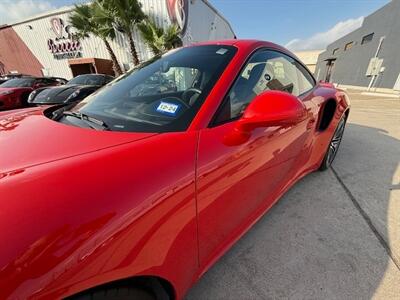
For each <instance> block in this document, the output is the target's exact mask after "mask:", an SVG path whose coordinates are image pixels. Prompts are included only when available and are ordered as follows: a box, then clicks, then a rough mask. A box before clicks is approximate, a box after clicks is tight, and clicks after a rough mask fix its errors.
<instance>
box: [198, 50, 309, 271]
mask: <svg viewBox="0 0 400 300" xmlns="http://www.w3.org/2000/svg"><path fill="white" fill-rule="evenodd" d="M299 76H301V75H300V73H299V70H298V68H297V65H296V61H295V60H294V59H293V58H291V57H288V56H286V55H284V54H282V53H280V52H277V51H272V50H265V49H263V50H259V51H257V52H255V53H254V54H253V55H252V56H251V57H250V59H249V60H248V62H247V63H246V65H245V66H244V68H243V69H242V71H241V73H240V75H239V76H238V78H237V79H236V81H235V82H234V84H233V86H232V87H231V89H230V91H229V92H228V94H227V96H226V98H225V99H224V101H223V103H222V105H221V107H220V108H219V110H218V112H217V114H216V116H215V117H214V121H213V122H212V124H211V125H210V126H209V128H206V129H203V130H201V132H200V136H199V145H198V160H197V203H198V204H197V205H198V226H199V228H198V231H199V257H200V265H201V266H202V267H205V266H207V265H209V263H211V262H212V261H213V259H215V258H216V257H217V256H218V255H219V254H220V253H221V251H223V249H224V248H225V247H226V246H228V245H230V244H231V243H232V242H234V240H235V239H236V238H237V237H238V236H240V234H241V233H242V232H243V231H244V230H245V229H246V228H247V227H248V226H249V225H251V223H252V222H254V220H255V218H256V216H257V215H259V214H260V213H261V212H263V211H265V209H267V208H268V207H269V206H271V205H272V204H273V203H274V200H275V199H276V198H277V197H278V196H279V195H280V193H281V191H282V190H283V188H284V187H285V186H286V184H287V182H288V180H289V179H290V178H291V177H293V176H294V174H295V173H296V171H297V170H296V168H295V167H296V161H297V158H298V157H299V155H300V153H301V152H302V151H303V147H304V144H305V142H306V141H307V136H308V135H309V134H310V133H309V130H307V127H309V123H310V122H311V119H312V115H311V114H310V115H309V117H308V118H307V119H306V120H304V121H303V122H301V123H299V124H297V125H295V126H292V127H289V128H285V127H281V126H274V127H268V128H258V129H255V130H254V131H253V132H252V134H251V137H250V139H249V140H248V141H246V142H244V143H243V144H241V145H236V146H232V145H229V144H227V143H226V141H225V137H226V136H228V135H229V133H231V132H232V131H233V130H234V128H235V125H236V122H237V121H238V119H239V118H240V116H241V115H242V113H243V111H244V110H245V108H246V107H247V105H248V104H249V103H250V102H251V101H252V100H253V99H254V98H255V97H256V96H257V95H259V94H260V93H262V92H264V91H266V90H281V91H285V92H288V93H291V94H293V95H295V96H300V97H301V98H304V99H308V98H309V93H310V92H311V91H312V88H313V86H312V83H310V85H309V86H308V87H306V88H308V90H305V88H304V87H303V86H302V84H300V83H299ZM306 101H309V100H306Z"/></svg>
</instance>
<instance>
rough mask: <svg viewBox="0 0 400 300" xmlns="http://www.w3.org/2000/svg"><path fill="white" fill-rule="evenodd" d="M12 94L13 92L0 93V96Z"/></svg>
mask: <svg viewBox="0 0 400 300" xmlns="http://www.w3.org/2000/svg"><path fill="white" fill-rule="evenodd" d="M13 93H14V91H3V92H0V95H1V96H5V95H10V94H13Z"/></svg>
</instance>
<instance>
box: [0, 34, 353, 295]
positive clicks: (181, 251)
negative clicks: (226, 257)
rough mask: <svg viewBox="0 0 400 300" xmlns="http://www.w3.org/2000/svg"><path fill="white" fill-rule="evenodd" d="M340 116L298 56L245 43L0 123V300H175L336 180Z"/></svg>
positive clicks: (341, 96) (192, 52) (200, 51)
mask: <svg viewBox="0 0 400 300" xmlns="http://www.w3.org/2000/svg"><path fill="white" fill-rule="evenodd" d="M154 78H163V81H162V82H165V81H168V85H165V84H164V83H160V84H161V85H163V88H161V87H160V88H154V84H155V80H154ZM165 86H167V87H165ZM143 91H144V92H143ZM151 91H153V93H151ZM348 114H349V100H348V97H347V96H346V94H345V93H344V92H343V91H341V90H338V89H336V88H335V87H334V86H332V85H330V84H326V83H319V82H316V81H315V79H314V78H313V76H312V74H311V73H310V72H309V71H308V69H307V68H306V67H305V66H304V65H303V64H302V63H301V62H300V61H299V60H298V59H297V58H296V57H295V56H294V55H293V54H292V53H290V52H289V51H287V50H286V49H284V48H282V47H280V46H277V45H275V44H272V43H268V42H262V41H248V40H231V41H220V42H210V43H203V44H198V45H194V46H189V47H185V48H181V49H178V50H175V51H172V52H169V53H167V54H165V55H162V56H156V57H155V58H153V59H152V60H150V61H148V62H146V63H144V64H142V65H140V66H139V67H138V68H136V69H135V70H132V71H130V72H128V73H127V74H125V75H124V76H122V77H119V78H117V79H116V80H114V81H112V82H111V83H110V84H108V85H107V86H106V87H104V88H102V89H100V90H98V91H97V92H95V93H94V94H92V95H91V96H89V97H87V98H85V99H84V100H83V101H82V102H80V103H79V104H76V105H75V106H70V107H64V108H60V107H50V108H30V109H25V110H19V111H16V112H8V113H7V112H3V113H0V241H1V247H0V299H58V298H69V297H70V299H92V297H94V298H93V299H182V298H183V297H184V295H185V293H186V292H187V291H188V289H189V288H190V287H191V286H192V285H193V283H194V282H196V281H197V280H198V279H199V278H200V277H201V275H202V274H204V273H205V272H206V271H207V269H208V268H210V266H212V265H213V263H214V262H215V261H216V260H217V259H218V258H219V257H220V256H221V255H223V254H224V253H225V252H226V251H227V250H228V249H229V248H230V247H231V245H232V244H233V243H234V242H235V241H237V240H238V239H239V238H240V237H241V236H242V235H243V234H244V233H245V232H246V231H247V230H248V229H249V228H250V227H251V226H252V225H253V224H254V223H255V222H256V221H257V220H258V219H259V218H260V217H262V215H263V214H264V213H265V212H266V211H268V209H269V208H270V207H271V206H272V205H273V204H274V203H275V202H276V201H277V200H278V199H279V198H280V197H281V196H282V194H283V193H285V192H286V191H287V190H288V189H289V188H290V187H291V186H292V185H293V184H294V183H295V182H297V181H298V180H299V179H300V178H301V177H303V176H305V175H306V174H308V173H310V172H313V171H315V170H318V169H320V170H324V169H327V168H328V167H329V166H330V165H331V163H332V161H333V159H334V157H335V154H336V152H337V150H338V147H339V144H340V141H341V138H342V135H343V131H344V127H345V123H346V119H347V116H348ZM266 255H267V254H266Z"/></svg>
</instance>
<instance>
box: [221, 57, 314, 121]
mask: <svg viewBox="0 0 400 300" xmlns="http://www.w3.org/2000/svg"><path fill="white" fill-rule="evenodd" d="M299 67H301V68H302V70H300V69H299ZM306 74H308V72H307V71H306V70H304V68H303V67H302V66H301V65H300V64H299V63H297V62H296V61H295V60H294V59H293V58H291V57H289V56H287V55H285V54H283V53H280V52H276V51H272V50H261V51H258V52H256V53H255V54H253V56H252V57H251V58H250V60H249V61H248V62H247V64H246V66H245V67H244V69H243V71H242V72H241V74H240V75H239V77H238V78H237V79H236V81H235V83H234V84H233V86H232V88H231V90H230V91H229V93H228V95H227V97H226V98H225V100H224V103H223V105H222V107H221V108H220V110H219V111H218V115H217V117H216V118H215V119H214V124H220V123H224V122H227V121H229V120H233V119H237V118H239V117H240V116H241V115H242V113H243V112H244V110H245V109H246V107H247V106H248V105H249V103H250V102H251V101H252V100H253V99H254V98H255V97H256V96H257V95H259V94H261V93H262V92H264V91H268V90H278V91H284V92H287V93H290V94H293V95H295V96H299V95H301V94H302V93H304V92H306V91H307V90H310V89H311V88H312V86H313V82H314V81H313V79H312V77H311V75H309V74H308V76H309V77H307V76H306ZM310 80H311V81H310Z"/></svg>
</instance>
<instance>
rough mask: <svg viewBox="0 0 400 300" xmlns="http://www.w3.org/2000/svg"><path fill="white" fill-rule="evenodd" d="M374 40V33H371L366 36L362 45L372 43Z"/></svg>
mask: <svg viewBox="0 0 400 300" xmlns="http://www.w3.org/2000/svg"><path fill="white" fill-rule="evenodd" d="M373 38H374V33H370V34H368V35H366V36H364V37H363V38H362V40H361V45H363V44H366V43H369V42H370V41H372V39H373Z"/></svg>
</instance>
